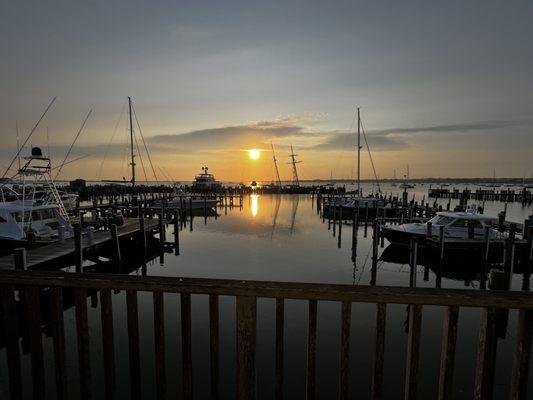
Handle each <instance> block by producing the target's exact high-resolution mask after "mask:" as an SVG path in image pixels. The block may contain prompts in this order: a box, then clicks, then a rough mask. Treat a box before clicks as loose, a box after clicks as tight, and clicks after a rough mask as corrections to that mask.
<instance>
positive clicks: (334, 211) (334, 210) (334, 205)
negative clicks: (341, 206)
mask: <svg viewBox="0 0 533 400" xmlns="http://www.w3.org/2000/svg"><path fill="white" fill-rule="evenodd" d="M336 224H337V201H335V202H334V203H333V237H335V230H336V229H335V228H336Z"/></svg>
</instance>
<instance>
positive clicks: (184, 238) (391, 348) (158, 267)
mask: <svg viewBox="0 0 533 400" xmlns="http://www.w3.org/2000/svg"><path fill="white" fill-rule="evenodd" d="M427 187H428V186H418V187H417V188H416V189H414V190H413V191H411V193H412V194H415V196H416V198H417V200H421V199H422V196H423V195H424V194H426V193H427ZM365 189H366V190H369V189H370V188H369V187H365ZM383 190H384V191H388V192H390V191H393V193H396V192H397V191H398V189H396V188H392V187H388V188H387V187H384V188H383ZM443 204H445V202H443ZM452 204H454V203H452ZM485 207H486V213H488V214H492V215H496V213H497V212H498V211H500V210H502V209H503V203H486V204H485ZM529 214H531V209H527V208H522V207H521V206H520V205H518V204H510V205H509V206H508V218H507V219H509V220H514V221H516V222H522V221H523V220H524V218H525V217H526V216H528V215H529ZM172 230H173V227H172V226H169V227H168V228H167V239H168V240H169V241H172ZM335 234H336V235H335V236H333V230H332V229H331V230H328V224H327V221H326V222H325V223H323V222H322V220H321V219H320V218H319V216H318V215H317V213H316V209H315V208H314V204H313V202H312V200H311V197H310V196H275V195H272V196H250V197H245V199H244V203H243V207H242V209H240V208H238V207H237V208H233V209H227V210H224V209H221V210H219V217H218V218H216V219H215V218H209V219H208V220H207V223H205V222H204V218H203V217H196V218H194V220H193V229H192V231H191V230H190V225H187V226H186V227H185V228H184V229H183V230H182V231H181V233H180V255H179V256H176V255H174V254H172V253H166V254H164V256H163V257H162V258H161V259H159V258H156V259H155V260H154V261H152V262H151V263H150V264H149V265H148V269H147V273H148V275H162V276H185V277H205V278H231V279H256V280H276V281H299V282H322V283H342V284H361V285H366V284H368V283H369V282H370V266H371V255H370V252H371V235H372V233H371V229H370V228H369V229H368V235H367V237H365V232H364V227H363V226H361V227H360V229H359V231H358V233H357V234H358V240H357V243H358V244H357V256H356V257H355V260H354V259H353V258H352V255H353V254H352V249H351V247H352V230H351V226H349V225H345V226H343V229H342V236H341V240H340V248H339V239H338V238H339V236H338V234H339V232H338V227H337V230H336V232H335ZM384 251H387V243H386V245H385V248H384V249H381V248H380V255H381V254H382V253H383V252H384ZM390 258H392V259H390ZM388 259H390V260H389V261H387V262H385V261H383V260H380V261H379V262H378V275H377V282H378V284H380V285H397V286H407V285H408V283H409V269H408V266H407V265H405V264H403V263H402V262H403V261H402V260H403V259H402V258H401V257H396V256H394V255H393V256H392V257H389V258H388ZM463 272H464V273H455V274H448V275H447V276H446V277H444V278H443V283H442V286H443V287H447V288H465V287H466V288H472V290H476V288H477V287H478V286H479V282H478V281H477V280H476V274H475V273H473V274H472V273H469V271H463ZM132 273H133V274H140V273H141V271H140V269H138V270H134V271H133V272H132ZM465 276H466V278H465ZM424 278H426V279H424ZM520 281H521V276H520V275H515V277H514V280H513V288H514V289H516V290H519V289H520V285H521V282H520ZM417 285H418V286H423V287H434V286H435V275H434V273H433V272H432V271H431V270H427V269H426V271H424V266H419V268H418V273H417ZM93 300H94V299H93ZM192 302H193V312H192V315H193V359H194V367H193V368H194V392H195V393H194V395H195V398H198V399H201V398H207V397H208V395H209V379H208V377H209V373H208V371H209V369H208V367H209V332H208V299H207V297H205V296H201V295H195V296H193V297H192ZM93 303H94V304H92V305H91V302H90V301H89V299H88V304H89V308H88V310H89V318H90V338H91V347H92V351H91V354H92V367H93V370H92V372H93V381H94V382H95V391H96V393H95V398H100V397H103V368H102V365H103V364H102V337H101V331H100V310H99V301H93ZM113 307H114V310H113V311H114V322H115V325H114V328H115V349H116V364H117V380H118V382H117V385H118V390H119V393H122V394H123V397H126V398H127V397H128V394H129V375H128V349H127V346H128V343H127V329H126V310H125V296H124V294H123V293H118V294H115V295H114V296H113ZM234 307H235V301H234V299H233V298H231V297H227V298H226V297H223V298H221V304H220V319H221V326H220V335H221V338H220V340H221V366H222V368H221V374H222V376H221V390H222V393H223V398H233V397H234V393H235V392H234V390H235V385H234V381H235V376H234V368H235V356H234V353H235V339H234V334H235V313H234ZM179 310H180V308H179V296H178V295H171V294H167V295H165V316H166V320H165V324H166V325H165V333H166V355H167V386H168V394H169V396H172V397H176V396H177V395H178V394H181V349H180V347H181V346H180V343H181V335H180V321H179V314H180V311H179ZM139 314H140V315H139V319H140V331H141V352H142V368H143V375H142V388H143V397H144V398H151V397H153V395H154V394H155V390H154V385H155V377H154V373H153V371H154V370H153V367H154V344H153V315H152V296H151V294H148V293H140V294H139ZM406 316H407V314H406V307H405V306H403V305H391V306H389V307H388V309H387V331H386V353H385V397H386V398H389V399H396V398H400V397H402V395H403V379H404V363H405V349H406V333H405V321H406ZM442 316H443V312H442V309H441V308H440V307H425V308H424V310H423V328H422V329H423V334H422V348H421V354H422V356H421V363H420V379H419V391H420V398H424V399H425V398H434V397H435V396H436V388H437V379H438V368H439V355H440V340H441V327H442ZM504 317H505V316H504ZM274 321H275V302H274V300H268V299H259V300H258V338H257V343H258V356H257V385H258V398H260V399H271V398H273V397H274V371H275V364H274V361H275V359H274V355H275V352H274V349H275V347H274V345H275V343H274V340H275V330H274ZM65 324H66V329H67V348H68V365H69V372H68V380H69V385H70V389H71V395H72V397H73V398H76V397H78V395H79V386H78V381H77V374H76V371H77V353H76V335H75V316H74V311H73V309H72V308H70V309H67V310H66V311H65ZM285 324H286V325H285V349H286V350H285V364H284V367H285V394H286V398H288V399H297V398H302V397H303V396H304V390H305V355H306V330H307V303H306V302H304V301H287V302H286V311H285ZM339 324H340V304H337V303H331V302H320V303H319V305H318V339H317V340H318V343H317V395H318V398H323V399H328V398H332V397H333V396H336V393H337V382H338V349H339V339H340V333H339ZM374 324H375V306H374V305H372V304H353V306H352V329H351V348H350V355H351V358H350V377H351V381H350V396H351V397H356V396H357V398H368V397H369V395H370V385H371V368H372V346H373V332H374ZM515 325H516V313H514V312H510V313H509V315H508V324H505V323H504V322H502V323H500V328H501V331H502V336H504V337H502V338H501V339H500V340H499V342H498V362H497V372H496V385H495V398H504V397H506V396H507V393H508V388H509V382H510V370H511V366H512V353H513V351H514V342H515V340H514V339H515V335H514V326H515ZM478 326H479V311H478V310H475V309H474V310H470V309H462V310H461V314H460V321H459V333H458V338H459V339H458V348H457V355H456V371H455V384H454V391H455V398H458V399H463V398H464V399H468V398H471V397H472V393H473V384H474V377H473V374H472V372H473V370H474V367H475V362H476V345H477V335H478ZM43 338H44V341H43V343H44V349H45V354H46V361H47V365H49V366H50V367H49V368H47V369H46V374H47V382H48V383H49V384H48V387H47V391H49V392H50V394H53V393H54V390H55V389H54V377H53V374H54V371H53V367H52V366H53V348H52V339H51V338H50V337H47V336H46V335H43ZM23 368H24V372H25V373H24V383H25V386H24V387H25V388H28V391H27V393H26V396H27V397H30V395H31V392H30V391H29V388H31V373H30V371H31V369H30V368H31V364H30V355H29V354H26V355H24V356H23ZM532 370H533V368H531V369H530V371H532ZM6 375H7V373H6V355H5V349H3V350H1V351H0V398H4V397H5V396H6V395H7V394H6V390H7V376H6ZM2 393H3V394H4V395H2Z"/></svg>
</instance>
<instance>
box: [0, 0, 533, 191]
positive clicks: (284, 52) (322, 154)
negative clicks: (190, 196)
mask: <svg viewBox="0 0 533 400" xmlns="http://www.w3.org/2000/svg"><path fill="white" fill-rule="evenodd" d="M531 21H533V2H532V1H529V0H522V1H518V0H508V1H492V0H483V1H481V0H479V1H467V2H465V1H455V0H451V1H446V2H428V1H423V0H420V1H380V0H377V1H346V2H339V1H322V2H315V1H283V2H276V1H261V2H253V1H214V2H207V1H205V2H203V1H186V2H184V1H144V2H143V1H122V0H117V1H109V0H108V1H84V2H81V1H72V0H71V1H66V0H65V1H46V2H43V1H16V2H15V1H4V2H2V3H1V5H0V51H1V57H0V77H1V78H0V132H1V135H2V139H3V140H2V141H1V143H0V164H1V165H2V166H3V167H5V166H7V164H8V163H9V161H10V158H11V157H12V156H13V155H14V153H15V152H16V141H17V140H16V126H17V124H18V127H19V131H20V137H21V140H23V139H24V138H25V137H26V136H27V135H28V133H29V131H30V129H31V128H32V126H33V125H34V124H35V122H36V121H37V120H38V118H39V116H40V114H41V113H42V112H43V110H44V109H45V107H46V105H47V104H48V103H49V102H50V100H51V99H52V98H53V97H54V96H57V97H58V98H57V100H56V102H55V103H54V105H53V107H52V108H51V109H50V111H49V113H48V114H47V116H46V117H45V119H44V120H43V121H42V123H41V125H40V126H39V127H38V129H37V131H36V133H35V134H34V136H33V137H32V138H31V140H30V141H29V143H31V144H32V145H39V146H41V147H43V149H45V151H47V150H46V149H47V148H48V146H49V147H50V152H51V155H52V157H53V159H54V163H55V164H56V165H57V164H58V163H60V161H61V160H62V159H63V157H64V154H65V152H66V150H67V149H68V146H69V145H70V142H71V141H72V139H73V138H74V136H75V134H76V132H77V130H78V129H79V127H80V125H81V123H82V121H83V118H84V117H85V115H86V114H87V112H88V111H89V109H93V113H92V115H91V117H90V119H89V121H88V122H87V126H86V128H85V129H84V131H83V133H82V135H81V137H80V139H79V141H78V143H77V144H76V146H75V148H74V151H73V152H72V155H71V159H74V158H77V157H80V156H83V155H88V157H86V158H84V159H83V160H80V161H78V162H75V163H72V164H70V165H68V166H66V167H65V168H64V171H63V173H62V176H61V178H63V179H70V178H77V177H83V178H86V179H121V178H122V177H123V176H125V177H126V178H127V179H129V178H130V175H129V172H128V171H127V165H126V164H127V161H126V159H125V150H126V143H127V142H126V139H127V113H126V111H127V109H126V105H127V97H128V96H131V97H132V98H133V101H134V106H135V110H136V114H137V117H138V119H139V122H140V125H141V128H142V133H143V135H144V138H145V141H146V145H147V147H148V149H149V150H150V154H151V156H152V161H153V163H154V165H155V169H156V173H157V174H158V178H159V179H164V178H165V177H171V178H172V179H175V180H191V179H192V178H193V176H194V174H195V173H197V172H199V171H200V168H201V167H202V165H204V164H207V165H209V167H210V170H211V172H213V173H214V174H215V175H216V177H217V179H220V180H226V181H249V180H252V179H256V180H270V179H272V178H273V167H272V154H271V152H270V143H273V145H274V146H275V149H276V152H277V153H276V155H277V158H278V160H279V165H280V172H281V175H282V179H290V177H291V172H290V166H289V165H288V164H287V162H288V161H289V157H288V155H289V150H290V149H289V146H290V145H291V144H292V145H293V146H294V148H295V152H297V153H298V155H299V156H298V158H299V159H300V160H302V163H301V164H300V165H299V167H300V174H301V179H313V178H320V179H329V177H330V174H331V175H333V177H334V178H353V177H354V144H355V135H354V127H355V125H354V124H353V118H354V112H355V108H356V106H360V107H361V113H362V114H361V115H362V121H363V125H364V129H365V132H366V134H367V139H368V143H369V145H370V147H371V149H372V150H373V158H374V161H375V164H376V167H377V172H378V175H379V176H380V177H385V178H390V177H392V175H393V171H394V170H395V169H396V170H397V175H398V177H400V176H401V175H403V173H404V172H405V168H406V165H407V164H409V165H410V169H411V175H412V176H413V177H477V176H482V177H483V176H490V177H492V174H493V169H496V174H497V176H500V177H503V176H507V177H522V176H526V177H529V176H533V162H532V160H533V113H532V111H533V72H532V71H533V40H532V38H533V24H532V22H531ZM47 130H48V137H49V139H47ZM136 134H137V140H138V143H139V145H140V146H141V147H142V139H141V137H140V132H139V130H138V129H136ZM247 149H259V150H262V151H261V154H260V157H259V158H258V159H256V160H252V159H251V158H250V157H249V153H248V152H247V151H246V150H247ZM142 156H143V158H144V162H145V165H146V168H147V171H146V172H147V175H148V178H149V179H153V173H152V172H151V171H150V170H148V160H147V157H146V154H144V153H143V154H142ZM104 157H105V162H104V163H103V164H102V160H103V158H104ZM137 161H138V162H139V165H138V178H139V179H144V173H143V171H142V167H141V165H140V160H139V159H138V160H137ZM362 164H363V165H362V177H363V178H371V177H372V171H371V167H370V164H369V161H368V156H367V155H366V153H365V155H364V158H363V162H362Z"/></svg>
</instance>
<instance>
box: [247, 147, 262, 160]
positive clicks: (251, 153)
mask: <svg viewBox="0 0 533 400" xmlns="http://www.w3.org/2000/svg"><path fill="white" fill-rule="evenodd" d="M248 156H250V158H251V159H252V160H257V159H258V158H259V157H260V156H261V152H260V151H259V150H257V149H250V150H248Z"/></svg>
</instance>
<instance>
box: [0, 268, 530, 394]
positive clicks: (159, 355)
mask: <svg viewBox="0 0 533 400" xmlns="http://www.w3.org/2000/svg"><path fill="white" fill-rule="evenodd" d="M43 288H49V290H50V293H51V296H50V304H40V290H41V289H43ZM64 288H70V289H72V290H73V293H74V304H75V315H76V332H77V344H78V345H77V347H78V367H79V377H80V387H81V396H82V398H86V399H88V398H91V397H92V381H91V369H92V368H94V367H95V366H92V365H91V363H90V350H89V327H88V325H89V324H88V314H87V298H86V296H87V291H91V290H99V291H100V299H101V324H102V337H103V350H104V351H103V354H104V357H103V364H104V365H103V367H104V376H105V393H106V398H108V399H112V398H119V397H121V396H119V394H118V393H117V390H116V382H115V381H116V375H115V359H114V337H113V306H112V296H111V290H124V291H126V305H127V326H128V345H129V354H130V358H129V368H130V385H131V397H132V398H139V397H140V393H141V390H140V382H141V366H140V355H139V317H138V303H137V293H138V292H151V293H152V294H153V311H154V338H155V378H156V384H157V397H158V398H164V397H165V393H166V385H167V383H166V381H165V380H166V378H165V376H166V372H165V333H164V332H165V329H164V327H165V318H164V297H163V294H164V293H179V294H180V296H181V302H180V303H181V330H182V333H181V338H182V339H181V340H182V363H183V398H184V399H192V395H193V378H192V360H193V354H192V334H191V295H192V294H202V295H208V296H209V327H210V357H211V359H210V368H211V372H210V380H211V395H212V398H213V399H218V398H219V296H235V297H236V303H235V304H236V310H235V311H236V321H237V327H236V368H237V371H236V377H237V382H236V388H237V392H236V393H237V398H238V399H253V398H255V394H256V393H255V392H256V385H255V382H256V365H255V361H256V321H257V308H256V299H257V298H259V297H265V298H274V299H276V338H275V341H276V346H275V348H276V355H275V356H276V363H275V368H276V371H275V372H276V384H275V385H276V387H275V393H276V398H278V399H281V398H282V393H283V384H284V382H283V375H284V373H283V353H284V300H285V299H300V300H308V312H309V319H308V321H309V325H308V335H307V339H308V342H307V372H306V398H308V399H313V398H314V397H315V387H316V386H315V384H316V343H317V302H319V301H336V302H340V303H341V310H342V311H341V324H340V338H341V345H340V354H339V387H338V393H337V394H336V395H337V398H339V399H346V398H347V397H348V386H349V378H348V377H349V375H348V366H349V353H350V326H351V306H352V303H353V302H360V303H375V304H376V322H377V323H376V326H375V337H374V348H373V357H374V362H373V369H372V388H371V396H372V398H373V399H380V398H382V392H383V365H384V352H385V326H386V311H387V305H388V304H407V305H409V318H408V337H407V357H406V369H405V392H404V398H405V399H414V398H415V397H416V392H417V378H418V366H419V357H420V342H421V319H422V310H423V307H424V306H426V305H437V306H443V307H445V318H444V324H443V335H442V351H441V354H440V357H441V361H440V374H439V385H438V398H439V399H451V398H452V388H453V382H452V380H453V375H454V357H455V348H456V341H457V324H458V319H459V312H460V308H461V307H476V308H481V310H482V312H481V324H480V328H479V342H478V356H477V365H476V370H475V392H474V394H473V397H474V398H475V399H488V398H491V394H492V390H493V381H494V366H495V349H496V347H495V341H496V334H495V323H496V318H495V316H496V313H497V312H498V310H499V309H500V310H501V309H518V310H519V317H518V326H517V331H516V349H515V355H514V365H513V369H512V380H511V389H510V394H509V397H510V398H511V399H525V398H526V394H527V378H528V366H529V360H530V352H531V338H532V332H533V295H531V294H528V293H523V292H505V291H490V292H489V291H473V290H452V289H424V288H403V287H377V286H374V287H371V286H350V285H330V284H310V283H283V282H258V281H236V280H217V279H196V278H170V277H146V276H145V277H138V276H129V275H110V274H80V273H61V272H39V271H32V272H24V271H5V272H2V273H1V274H0V289H1V304H2V315H3V324H4V329H5V340H6V354H7V364H8V375H9V386H10V387H9V389H10V396H11V398H20V397H21V391H22V387H21V386H22V384H21V382H22V379H21V362H20V353H19V344H18V337H19V336H18V332H17V326H18V324H17V312H16V308H15V299H16V297H15V295H16V291H19V296H20V295H21V294H23V297H24V299H25V300H24V301H25V302H26V306H27V310H28V321H29V334H30V347H31V365H32V368H31V371H32V381H33V391H34V397H35V398H40V397H42V396H44V393H45V390H44V389H45V381H44V369H45V365H44V357H43V345H42V337H41V324H42V320H41V310H42V308H43V307H46V306H48V307H50V311H51V320H52V322H51V328H52V329H51V331H52V336H53V345H54V346H53V348H54V363H55V376H56V387H57V395H58V397H59V398H62V399H67V398H69V390H68V389H69V388H68V387H67V382H66V378H65V376H66V348H65V327H64V321H63V304H62V301H63V300H62V293H63V289H64ZM46 367H47V368H48V367H49V366H46ZM332 397H333V396H332ZM398 397H399V396H398Z"/></svg>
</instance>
